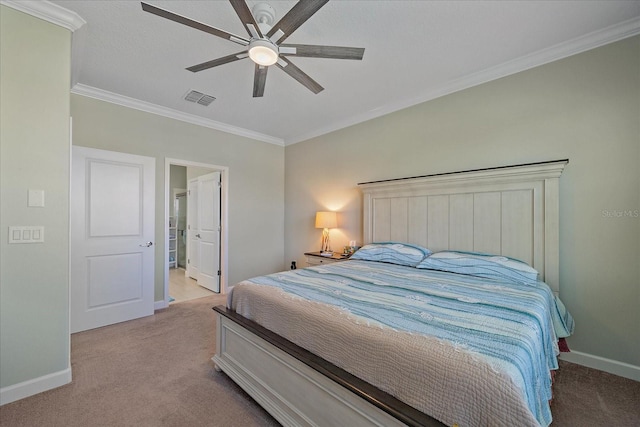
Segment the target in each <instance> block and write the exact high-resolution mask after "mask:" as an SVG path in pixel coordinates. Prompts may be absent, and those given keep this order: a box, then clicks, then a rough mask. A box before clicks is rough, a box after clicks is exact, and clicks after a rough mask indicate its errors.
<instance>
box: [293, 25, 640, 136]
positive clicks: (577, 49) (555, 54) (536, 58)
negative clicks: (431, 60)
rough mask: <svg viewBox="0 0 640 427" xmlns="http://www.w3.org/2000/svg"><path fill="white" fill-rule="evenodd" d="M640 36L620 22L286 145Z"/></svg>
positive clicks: (636, 27) (636, 28) (639, 30)
mask: <svg viewBox="0 0 640 427" xmlns="http://www.w3.org/2000/svg"><path fill="white" fill-rule="evenodd" d="M638 34H640V18H633V19H629V20H627V21H623V22H620V23H618V24H615V25H611V26H609V27H606V28H603V29H601V30H598V31H594V32H592V33H589V34H586V35H584V36H580V37H576V38H574V39H572V40H569V41H567V42H563V43H559V44H557V45H555V46H551V47H549V48H546V49H542V50H539V51H537V52H534V53H531V54H529V55H525V56H522V57H520V58H518V59H514V60H512V61H508V62H505V63H502V64H500V65H497V66H495V67H491V68H487V69H485V70H482V71H479V72H477V73H473V74H470V75H467V76H464V77H461V78H459V79H455V80H451V81H450V82H448V83H446V84H444V85H441V86H439V87H435V88H432V89H430V90H427V91H426V92H423V93H421V94H419V95H418V96H415V97H412V98H409V99H404V100H400V101H398V102H395V103H392V104H388V105H384V106H381V107H379V108H376V109H373V110H371V111H367V112H365V113H362V114H358V115H355V116H352V117H350V118H347V119H344V120H342V121H339V122H335V123H332V124H331V125H329V126H326V127H322V128H318V129H316V130H314V131H311V132H308V133H305V134H301V135H297V136H294V137H293V138H290V139H287V140H286V141H285V145H292V144H296V143H298V142H302V141H306V140H309V139H312V138H315V137H318V136H321V135H325V134H327V133H330V132H334V131H337V130H340V129H344V128H346V127H349V126H353V125H356V124H358V123H362V122H365V121H367V120H371V119H375V118H377V117H381V116H384V115H387V114H391V113H393V112H396V111H399V110H402V109H405V108H409V107H412V106H414V105H417V104H422V103H423V102H427V101H431V100H433V99H436V98H440V97H442V96H445V95H449V94H452V93H454V92H458V91H461V90H464V89H468V88H470V87H473V86H478V85H480V84H483V83H488V82H490V81H492V80H497V79H499V78H502V77H506V76H509V75H512V74H516V73H519V72H521V71H526V70H528V69H531V68H534V67H538V66H540V65H544V64H548V63H550V62H553V61H557V60H560V59H563V58H567V57H569V56H573V55H576V54H578V53H582V52H585V51H587V50H591V49H595V48H597V47H600V46H604V45H606V44H609V43H613V42H617V41H619V40H623V39H626V38H628V37H633V36H636V35H638Z"/></svg>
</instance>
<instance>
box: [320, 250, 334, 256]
mask: <svg viewBox="0 0 640 427" xmlns="http://www.w3.org/2000/svg"><path fill="white" fill-rule="evenodd" d="M320 255H321V256H326V257H332V256H333V252H331V251H320Z"/></svg>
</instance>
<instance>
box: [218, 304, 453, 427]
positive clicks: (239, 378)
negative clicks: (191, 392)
mask: <svg viewBox="0 0 640 427" xmlns="http://www.w3.org/2000/svg"><path fill="white" fill-rule="evenodd" d="M214 311H215V312H216V316H217V322H216V325H217V326H216V328H217V331H216V354H215V356H214V357H213V358H212V360H213V362H214V363H215V365H216V369H219V370H222V371H224V372H225V373H226V374H227V375H228V376H229V377H230V378H231V379H233V380H234V381H235V382H236V383H237V384H238V385H239V386H240V387H242V388H243V389H244V390H245V391H246V392H247V393H248V394H249V395H250V396H251V397H253V398H254V399H255V400H256V402H258V404H260V405H261V406H262V407H263V408H264V409H265V410H267V412H269V413H270V414H271V415H272V416H273V417H274V418H275V419H276V420H278V422H280V423H281V424H282V425H284V426H327V425H345V426H347V425H348V426H353V427H360V426H362V427H364V426H369V427H370V426H379V427H392V426H407V425H409V426H442V425H443V424H441V423H440V422H438V421H436V420H434V419H433V418H431V417H429V416H427V415H425V414H423V413H422V412H420V411H418V410H416V409H415V408H412V407H410V406H408V405H406V404H404V403H403V402H400V401H399V400H397V399H395V398H394V397H393V396H390V395H388V394H387V393H385V392H383V391H381V390H379V389H377V388H375V387H373V386H372V385H370V384H368V383H366V382H364V381H362V380H360V379H358V378H356V377H354V376H353V375H351V374H349V373H347V372H346V371H344V370H342V369H340V368H338V367H336V366H335V365H332V364H331V363H329V362H327V361H325V360H324V359H322V358H319V357H317V356H315V355H313V354H311V353H309V352H308V351H306V350H304V349H302V348H300V347H298V346H296V345H295V344H293V343H291V342H290V341H287V340H285V339H283V338H282V337H280V336H278V335H276V334H274V333H273V332H271V331H269V330H267V329H265V328H263V327H261V326H260V325H258V324H256V323H255V322H252V321H250V320H248V319H246V318H244V317H242V316H240V315H238V314H236V313H235V312H233V311H232V310H228V309H227V308H225V307H214Z"/></svg>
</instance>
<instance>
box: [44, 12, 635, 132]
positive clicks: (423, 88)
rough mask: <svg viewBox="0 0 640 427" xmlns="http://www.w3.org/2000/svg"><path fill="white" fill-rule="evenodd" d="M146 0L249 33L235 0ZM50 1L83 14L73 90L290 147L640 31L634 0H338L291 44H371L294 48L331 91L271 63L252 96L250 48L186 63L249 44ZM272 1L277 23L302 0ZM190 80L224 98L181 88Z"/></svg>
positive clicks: (142, 15) (137, 15)
mask: <svg viewBox="0 0 640 427" xmlns="http://www.w3.org/2000/svg"><path fill="white" fill-rule="evenodd" d="M147 2H148V3H151V4H153V5H155V6H158V7H161V8H163V9H167V10H170V11H172V12H174V13H177V14H180V15H184V16H187V17H190V18H192V19H195V20H198V21H201V22H204V23H206V24H209V25H211V26H213V27H217V28H220V29H223V30H225V31H228V32H231V33H234V34H237V35H241V36H243V37H246V31H245V30H244V28H243V26H242V23H241V22H240V19H239V18H238V17H237V16H236V15H235V13H234V10H233V8H232V6H231V4H230V3H229V2H227V1H222V0H218V1H202V0H200V1H156V0H147ZM258 2H259V1H256V0H249V1H248V5H249V7H250V8H251V7H252V6H253V5H254V4H256V3H258ZM53 3H55V4H57V5H59V6H62V7H64V8H66V9H68V10H70V11H73V12H75V13H77V14H78V15H79V16H80V17H82V18H83V19H84V20H85V21H86V25H84V26H83V27H82V28H81V30H79V31H77V32H76V33H75V35H74V37H76V40H75V46H74V49H75V50H74V55H73V59H72V60H73V65H74V67H75V69H76V71H77V72H76V73H75V74H74V80H76V82H72V83H77V84H76V85H75V86H74V88H73V91H74V92H75V93H81V94H85V95H89V96H94V97H97V98H102V99H109V100H112V101H114V102H119V103H122V104H125V105H130V106H133V107H135V108H140V109H146V110H148V111H153V112H157V113H160V114H165V115H169V116H174V117H177V118H180V119H182V120H186V121H192V122H195V123H200V124H204V125H205V126H210V127H213V128H219V129H223V130H227V131H230V132H232V133H237V134H241V135H247V136H250V137H253V138H256V139H259V140H263V141H267V142H271V143H276V144H281V145H287V144H292V143H296V142H299V141H302V140H305V139H308V138H311V137H314V136H318V135H321V134H324V133H327V132H330V131H332V130H336V129H340V128H342V127H345V126H349V125H352V124H355V123H359V122H362V121H364V120H368V119H371V118H374V117H377V116H380V115H382V114H387V113H389V112H392V111H395V110H398V109H401V108H405V107H408V106H410V105H414V104H417V103H420V102H424V101H426V100H429V99H433V98H435V97H437V96H441V95H444V94H447V93H451V92H453V91H456V90H460V89H463V88H465V87H469V86H473V85H475V84H480V83H483V82H486V81H489V80H493V79H495V78H499V77H502V76H505V75H508V74H512V73H515V72H518V71H522V70H524V69H527V68H531V67H534V66H537V65H540V64H542V63H546V62H550V61H553V60H556V59H559V58H562V57H565V56H568V55H572V54H575V53H578V52H580V51H584V50H586V49H590V48H593V47H596V46H599V45H602V44H606V43H610V42H612V41H615V40H619V39H622V38H625V37H629V36H631V35H634V34H639V33H640V1H637V0H636V1H613V0H607V1H400V0H393V1H391V0H387V1H382V0H378V1H356V0H331V1H329V3H327V4H326V5H325V6H324V7H322V8H321V9H320V10H319V11H318V12H317V13H316V14H315V15H314V16H312V17H311V18H310V19H309V20H308V21H307V22H305V23H304V24H303V25H302V26H301V27H300V28H299V29H298V30H296V31H295V32H294V33H293V34H292V35H291V37H289V38H288V39H287V43H300V44H317V45H338V46H353V47H364V48H365V49H366V50H365V53H364V59H363V60H362V61H353V60H337V59H318V58H293V62H294V63H295V65H297V66H298V67H299V68H301V69H302V70H303V71H305V72H306V73H307V74H309V75H310V76H311V77H312V78H313V79H315V80H316V81H317V82H318V83H320V84H321V85H322V86H323V87H324V88H325V90H324V91H322V92H320V93H319V94H317V95H314V94H313V93H312V92H310V91H309V90H308V89H306V88H305V87H304V86H302V85H301V84H300V83H298V82H296V81H295V80H294V79H293V78H291V77H289V76H288V75H287V74H285V73H284V72H283V71H282V70H280V69H277V68H275V67H271V68H270V69H269V72H268V76H267V82H266V89H265V93H264V97H262V98H253V97H252V88H253V70H254V68H253V64H252V63H251V62H250V60H249V59H244V60H240V61H236V62H233V63H229V64H225V65H222V66H219V67H215V68H212V69H209V70H205V71H201V72H198V73H192V72H190V71H187V70H185V68H186V67H188V66H191V65H194V64H198V63H201V62H204V61H207V60H210V59H215V58H218V57H221V56H225V55H229V54H231V53H235V52H239V51H241V50H242V49H243V48H242V46H240V45H237V44H235V43H232V42H230V41H228V40H224V39H221V38H218V37H215V36H213V35H210V34H206V33H203V32H201V31H198V30H195V29H193V28H190V27H187V26H184V25H181V24H178V23H175V22H172V21H169V20H167V19H164V18H160V17H158V16H155V15H152V14H150V13H146V12H143V11H142V8H141V6H140V2H139V1H95V0H91V1H78V0H74V1H62V0H56V1H53ZM268 3H269V4H270V5H271V6H273V7H274V9H275V10H276V21H277V20H279V19H280V18H281V17H282V16H283V15H284V14H285V13H286V12H287V11H288V10H289V9H290V8H291V7H292V6H293V4H295V1H290V0H289V1H268ZM191 89H193V90H197V91H200V92H203V93H206V94H210V95H213V96H215V97H216V100H215V101H214V102H213V103H212V104H211V105H210V106H209V107H203V106H201V105H197V104H193V103H190V102H187V101H185V100H183V97H184V95H185V94H186V93H187V92H188V91H189V90H191Z"/></svg>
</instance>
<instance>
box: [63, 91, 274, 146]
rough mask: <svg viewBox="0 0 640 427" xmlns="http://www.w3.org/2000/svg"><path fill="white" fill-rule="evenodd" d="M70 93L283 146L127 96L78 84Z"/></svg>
mask: <svg viewBox="0 0 640 427" xmlns="http://www.w3.org/2000/svg"><path fill="white" fill-rule="evenodd" d="M71 93H73V94H75V95H81V96H86V97H88V98H94V99H98V100H100V101H106V102H110V103H112V104H117V105H121V106H123V107H128V108H133V109H135V110H140V111H144V112H146V113H151V114H157V115H159V116H164V117H168V118H170V119H175V120H180V121H182V122H186V123H191V124H194V125H198V126H203V127H206V128H210V129H215V130H219V131H222V132H227V133H230V134H233V135H238V136H244V137H246V138H250V139H255V140H257V141H262V142H268V143H269V144H275V145H280V146H284V140H283V139H282V138H276V137H274V136H271V135H265V134H263V133H259V132H254V131H252V130H249V129H244V128H240V127H236V126H231V125H228V124H226V123H221V122H217V121H215V120H210V119H206V118H204V117H200V116H195V115H193V114H187V113H183V112H181V111H177V110H174V109H171V108H167V107H162V106H160V105H156V104H152V103H150V102H145V101H140V100H138V99H135V98H130V97H128V96H124V95H119V94H117V93H113V92H109V91H106V90H102V89H98V88H95V87H91V86H87V85H83V84H80V83H79V84H76V85H74V86H73V87H72V88H71Z"/></svg>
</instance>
